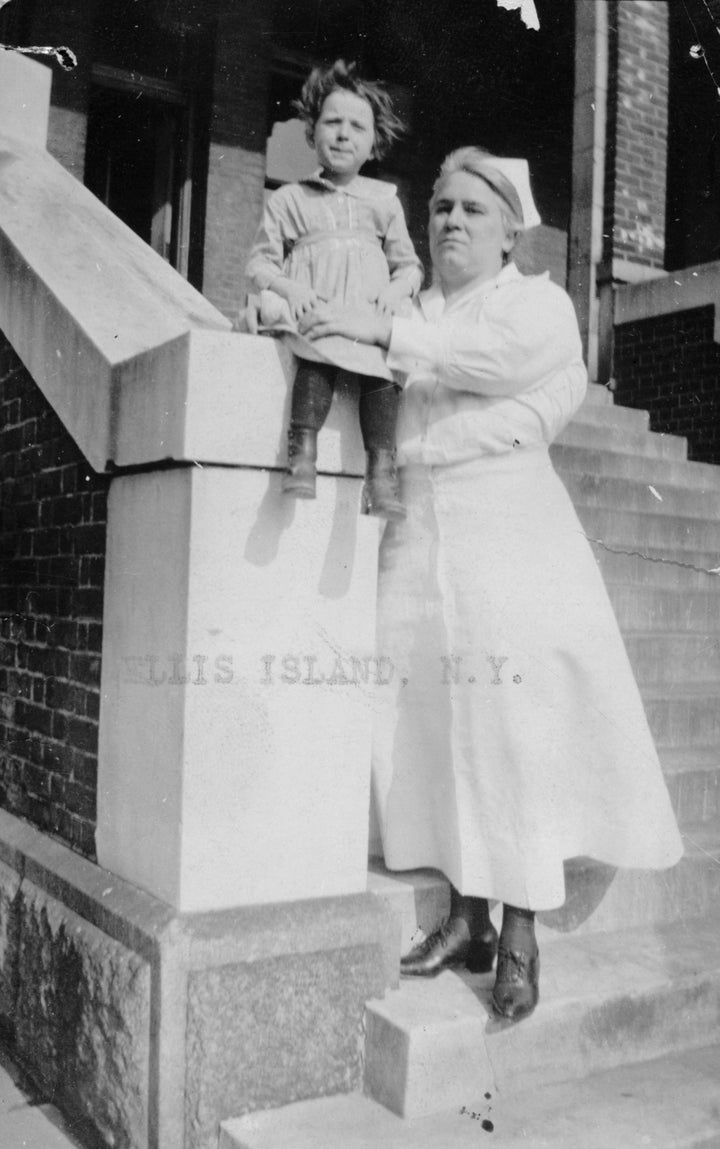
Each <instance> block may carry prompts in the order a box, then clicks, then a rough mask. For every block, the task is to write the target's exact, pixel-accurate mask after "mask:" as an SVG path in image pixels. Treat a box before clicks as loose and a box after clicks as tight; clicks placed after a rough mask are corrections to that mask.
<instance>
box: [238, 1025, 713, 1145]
mask: <svg viewBox="0 0 720 1149" xmlns="http://www.w3.org/2000/svg"><path fill="white" fill-rule="evenodd" d="M718 1080H720V1045H714V1046H703V1047H701V1048H699V1049H690V1050H684V1051H682V1052H680V1053H672V1054H668V1055H666V1056H664V1057H659V1058H654V1059H653V1060H651V1061H644V1062H640V1063H637V1064H635V1065H627V1066H626V1065H624V1066H622V1067H621V1068H619V1069H609V1070H605V1071H604V1072H601V1073H595V1074H592V1075H591V1076H589V1077H587V1078H586V1079H585V1080H583V1081H572V1082H561V1083H559V1084H557V1085H552V1086H548V1087H546V1088H545V1089H537V1090H533V1091H528V1090H526V1089H521V1090H519V1091H517V1092H512V1093H506V1092H498V1091H495V1090H482V1091H479V1090H478V1088H477V1087H475V1088H474V1089H473V1090H472V1091H471V1092H469V1093H468V1096H467V1097H465V1099H464V1100H463V1101H462V1103H461V1104H458V1103H457V1102H455V1104H454V1105H453V1106H452V1107H450V1108H448V1109H446V1110H444V1111H443V1112H440V1113H437V1114H432V1115H430V1116H428V1117H418V1118H415V1119H406V1120H403V1119H402V1118H401V1117H398V1116H396V1115H395V1114H394V1113H391V1112H390V1111H389V1110H387V1109H384V1108H383V1107H381V1106H380V1105H378V1104H377V1102H375V1101H373V1100H372V1099H371V1098H369V1097H363V1096H361V1095H360V1094H359V1093H351V1094H347V1095H345V1096H341V1097H323V1098H319V1099H317V1100H312V1101H300V1102H297V1103H296V1104H294V1105H288V1106H286V1107H284V1108H283V1109H275V1110H269V1111H267V1110H266V1111H265V1112H261V1113H252V1114H248V1115H247V1116H246V1117H242V1118H237V1119H234V1120H232V1121H225V1122H223V1124H222V1126H221V1134H220V1141H219V1145H218V1149H479V1146H481V1145H485V1144H487V1146H488V1149H490V1147H492V1149H648V1147H651V1149H652V1147H655V1149H718V1146H719V1145H720V1114H718V1106H717V1082H718ZM490 1135H491V1136H490Z"/></svg>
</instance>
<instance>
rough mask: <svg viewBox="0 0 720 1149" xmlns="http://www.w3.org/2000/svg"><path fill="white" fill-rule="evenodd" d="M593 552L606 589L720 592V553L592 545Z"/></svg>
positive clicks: (669, 548) (668, 548)
mask: <svg viewBox="0 0 720 1149" xmlns="http://www.w3.org/2000/svg"><path fill="white" fill-rule="evenodd" d="M592 547H593V552H594V554H595V557H596V559H597V561H598V565H599V567H600V569H601V571H602V573H603V578H604V579H605V582H606V583H607V585H608V588H609V587H610V586H611V585H614V584H622V585H623V586H627V587H641V586H642V587H645V586H647V587H663V588H665V589H674V590H683V591H697V590H700V591H706V592H708V593H709V594H716V595H717V594H718V592H720V550H718V551H708V550H697V551H687V550H686V551H681V550H673V549H672V548H671V547H644V548H643V551H642V554H640V553H638V552H637V551H634V550H632V549H631V548H630V547H627V548H620V547H616V548H615V549H612V548H609V547H608V546H607V545H601V544H598V543H593V544H592Z"/></svg>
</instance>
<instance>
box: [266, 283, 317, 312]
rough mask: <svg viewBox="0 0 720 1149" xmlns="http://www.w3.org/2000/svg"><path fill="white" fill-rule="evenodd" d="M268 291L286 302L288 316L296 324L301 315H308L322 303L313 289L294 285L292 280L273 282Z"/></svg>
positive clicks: (298, 284) (302, 285) (299, 284)
mask: <svg viewBox="0 0 720 1149" xmlns="http://www.w3.org/2000/svg"><path fill="white" fill-rule="evenodd" d="M270 290H271V291H274V292H275V294H276V295H281V296H282V297H283V299H285V300H287V303H288V306H289V308H290V314H291V316H292V318H293V319H294V320H295V322H296V323H299V321H300V319H301V318H302V316H303V315H308V314H309V313H310V312H311V311H312V310H313V308H315V307H316V306H317V305H318V303H321V302H322V297H321V296H320V295H318V293H317V292H316V291H315V289H314V288H312V287H307V286H305V284H302V283H295V281H294V280H292V279H285V277H282V278H279V279H276V280H274V281H273V282H272V283H271V284H270Z"/></svg>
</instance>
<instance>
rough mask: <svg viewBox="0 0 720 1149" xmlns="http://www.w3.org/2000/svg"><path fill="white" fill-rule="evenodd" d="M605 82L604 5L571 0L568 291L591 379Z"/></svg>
mask: <svg viewBox="0 0 720 1149" xmlns="http://www.w3.org/2000/svg"><path fill="white" fill-rule="evenodd" d="M607 85H608V21H607V9H606V7H605V5H604V4H596V3H595V0H577V3H576V6H575V109H574V116H573V174H572V189H573V190H572V204H571V212H570V239H569V257H568V290H569V291H570V294H571V295H572V298H573V302H574V304H575V310H576V312H577V316H578V322H579V324H580V331H581V333H582V337H583V344H584V347H585V352H586V356H587V362H588V367H589V369H590V376H591V378H593V379H594V378H596V377H597V361H598V308H597V267H598V264H599V263H600V262H601V260H602V257H603V246H604V245H603V211H604V194H603V184H604V173H605V138H606V118H607Z"/></svg>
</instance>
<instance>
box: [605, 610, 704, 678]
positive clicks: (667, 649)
mask: <svg viewBox="0 0 720 1149" xmlns="http://www.w3.org/2000/svg"><path fill="white" fill-rule="evenodd" d="M641 625H642V623H641ZM714 625H715V627H716V633H715V634H714V635H712V634H709V633H708V631H706V630H705V629H703V627H702V626H699V625H698V626H694V627H693V630H694V631H696V632H699V633H687V632H677V633H670V632H668V633H663V634H647V633H642V634H637V633H633V632H629V631H627V630H626V631H625V632H624V634H623V638H624V639H625V647H626V649H627V652H628V656H629V658H630V663H631V665H632V668H633V671H634V672H635V677H636V678H637V680H638V682H640V683H642V684H644V685H651V684H657V685H660V684H661V683H665V684H667V683H682V682H717V683H718V688H719V690H718V692H719V693H720V619H718V620H716V622H715V623H714Z"/></svg>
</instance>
